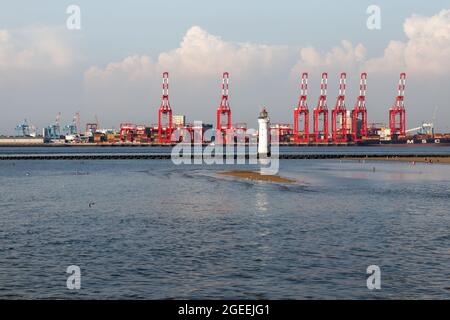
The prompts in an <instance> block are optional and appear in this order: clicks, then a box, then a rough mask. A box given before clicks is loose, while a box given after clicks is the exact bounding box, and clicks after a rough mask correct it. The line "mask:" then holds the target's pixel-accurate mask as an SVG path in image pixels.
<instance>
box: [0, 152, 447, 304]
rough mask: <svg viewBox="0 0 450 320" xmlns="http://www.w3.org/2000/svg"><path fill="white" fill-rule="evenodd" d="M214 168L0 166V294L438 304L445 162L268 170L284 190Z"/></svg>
mask: <svg viewBox="0 0 450 320" xmlns="http://www.w3.org/2000/svg"><path fill="white" fill-rule="evenodd" d="M374 167H375V172H374V169H373V168H374ZM224 168H232V169H234V167H230V166H228V167H226V166H222V167H218V166H214V167H210V166H175V165H172V163H171V162H170V161H165V160H161V161H159V160H149V161H144V160H142V161H140V160H130V161H128V160H123V161H108V160H106V161H16V162H12V161H2V162H0V182H1V183H0V298H274V299H278V298H289V299H302V298H361V299H373V298H444V299H445V298H449V297H450V210H449V199H450V166H446V165H429V164H416V165H415V166H413V165H411V164H409V163H386V162H366V163H358V162H350V161H348V162H346V161H344V162H340V161H339V160H337V161H334V160H284V161H281V169H280V174H281V175H283V176H286V177H292V178H295V179H297V180H298V181H299V182H298V183H297V184H294V185H283V184H271V183H261V182H250V181H243V180H235V179H233V178H224V177H220V176H218V175H217V171H220V170H223V169H224ZM90 202H95V204H94V205H93V206H92V207H91V208H90V207H89V205H88V204H89V203H90ZM372 264H375V265H379V266H380V268H381V273H382V274H381V281H382V282H381V286H382V289H381V290H378V291H376V292H375V291H369V290H368V289H367V287H366V278H367V275H366V268H367V266H369V265H372ZM69 265H78V266H80V268H81V272H82V280H81V290H79V291H70V290H68V289H67V288H66V279H67V278H66V277H67V276H68V274H66V268H67V266H69Z"/></svg>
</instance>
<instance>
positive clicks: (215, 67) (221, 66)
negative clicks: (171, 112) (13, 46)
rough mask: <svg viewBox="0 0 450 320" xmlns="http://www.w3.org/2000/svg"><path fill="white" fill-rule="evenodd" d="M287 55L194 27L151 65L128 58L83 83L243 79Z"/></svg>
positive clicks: (96, 71)
mask: <svg viewBox="0 0 450 320" xmlns="http://www.w3.org/2000/svg"><path fill="white" fill-rule="evenodd" d="M290 54H292V50H289V49H288V48H287V47H282V46H270V45H263V44H252V43H232V42H227V41H224V40H222V39H221V38H220V37H218V36H215V35H211V34H209V33H208V32H206V31H205V30H203V29H202V28H200V27H198V26H194V27H191V28H190V29H189V30H188V31H187V33H186V35H185V36H184V38H183V40H182V41H181V43H180V47H179V48H176V49H174V50H172V51H168V52H163V53H161V54H160V55H159V57H158V59H157V61H155V62H153V61H152V59H151V58H150V57H148V56H145V55H144V56H138V55H135V56H129V57H127V58H125V59H123V60H122V61H120V62H117V63H110V64H108V65H107V66H106V67H105V68H104V69H101V68H99V67H96V66H94V67H91V68H90V69H88V70H87V71H86V73H85V80H86V81H87V82H88V83H92V82H95V81H98V80H107V79H111V78H115V77H117V76H125V77H126V79H128V80H130V79H131V80H136V79H143V78H148V77H152V74H153V73H156V74H157V75H158V77H159V76H160V73H162V72H163V71H166V70H169V71H175V72H176V73H177V74H179V75H180V77H186V78H190V79H192V78H195V77H197V76H199V77H205V76H206V77H208V76H214V77H217V76H218V75H220V74H221V72H223V71H229V72H231V73H232V74H233V76H236V77H240V76H242V77H246V76H249V75H250V74H251V73H252V72H256V73H258V74H260V73H261V72H267V71H269V70H275V69H276V68H277V67H279V66H280V65H282V64H284V63H285V60H286V59H287V58H288V57H289V55H290Z"/></svg>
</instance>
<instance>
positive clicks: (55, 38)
mask: <svg viewBox="0 0 450 320" xmlns="http://www.w3.org/2000/svg"><path fill="white" fill-rule="evenodd" d="M61 33H62V32H61V30H60V29H58V28H51V27H45V26H39V27H29V28H23V29H17V30H0V69H3V70H5V69H7V70H30V69H47V68H49V67H50V68H57V69H60V68H66V67H67V66H69V65H70V64H71V62H72V52H71V49H70V46H69V45H68V42H67V41H65V39H64V37H63V36H62V34H61Z"/></svg>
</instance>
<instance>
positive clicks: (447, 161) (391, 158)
mask: <svg viewBox="0 0 450 320" xmlns="http://www.w3.org/2000/svg"><path fill="white" fill-rule="evenodd" d="M344 159H346V160H377V161H402V162H420V163H441V164H450V157H397V156H389V157H382V158H381V157H371V156H367V157H360V158H344Z"/></svg>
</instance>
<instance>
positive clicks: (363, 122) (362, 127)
mask: <svg viewBox="0 0 450 320" xmlns="http://www.w3.org/2000/svg"><path fill="white" fill-rule="evenodd" d="M366 90H367V73H365V72H363V73H361V78H360V81H359V96H358V98H357V100H356V103H355V107H354V108H353V111H352V140H353V141H354V142H360V141H362V139H363V138H365V137H367V133H368V131H367V130H368V129H367V109H366Z"/></svg>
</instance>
